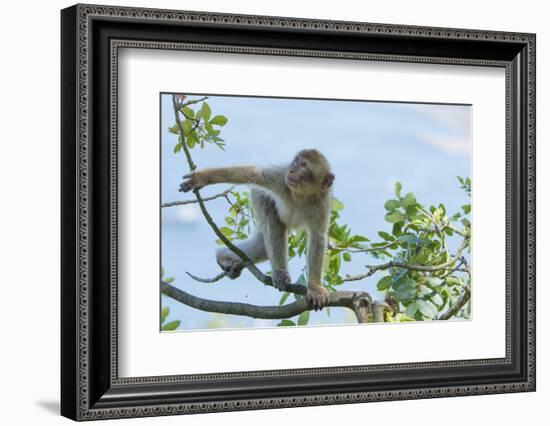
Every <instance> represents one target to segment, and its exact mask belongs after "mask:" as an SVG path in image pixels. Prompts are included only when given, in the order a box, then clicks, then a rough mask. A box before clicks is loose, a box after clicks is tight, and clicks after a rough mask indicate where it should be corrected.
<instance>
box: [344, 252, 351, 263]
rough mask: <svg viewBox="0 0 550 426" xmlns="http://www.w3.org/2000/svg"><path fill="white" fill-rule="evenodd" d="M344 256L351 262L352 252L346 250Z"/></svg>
mask: <svg viewBox="0 0 550 426" xmlns="http://www.w3.org/2000/svg"><path fill="white" fill-rule="evenodd" d="M342 257H343V258H344V260H345V261H346V262H351V254H349V253H348V252H345V253H344V254H343V255H342Z"/></svg>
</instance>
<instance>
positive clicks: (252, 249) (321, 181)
mask: <svg viewBox="0 0 550 426" xmlns="http://www.w3.org/2000/svg"><path fill="white" fill-rule="evenodd" d="M333 181H334V174H333V173H332V172H331V171H330V164H329V162H328V161H327V159H326V158H325V157H324V156H323V154H321V153H320V152H319V151H317V150H315V149H306V150H303V151H300V152H299V153H298V154H297V155H296V157H295V158H294V160H293V161H292V163H290V164H289V165H285V166H280V167H266V168H257V167H253V166H237V167H224V168H212V169H204V170H198V171H195V172H192V173H191V174H189V175H186V176H184V181H183V183H182V184H181V187H180V191H183V192H187V191H191V190H195V189H199V188H203V187H205V186H206V185H212V184H216V183H233V184H249V185H251V192H250V198H251V202H252V209H253V210H254V216H255V218H256V229H255V230H254V232H253V233H252V235H251V236H250V238H249V239H247V240H244V241H239V242H238V243H236V245H237V246H238V247H239V248H240V249H241V250H242V251H243V252H244V253H246V255H247V256H248V257H249V258H250V259H251V260H252V261H253V262H255V263H256V262H262V261H264V260H267V259H269V260H270V261H271V271H272V279H273V286H274V287H276V288H278V289H279V290H281V289H284V287H285V285H287V284H290V283H291V278H290V275H289V273H288V231H289V230H290V229H297V228H299V229H305V230H306V231H307V234H308V245H307V276H308V284H307V295H306V296H307V299H308V301H309V303H310V304H311V306H312V307H313V308H314V309H315V310H318V309H322V308H323V307H324V306H326V305H327V303H328V298H329V293H328V291H327V289H326V288H324V287H323V285H322V283H321V279H322V275H323V264H324V257H325V249H326V246H327V231H328V224H329V218H330V212H331V203H332V194H331V187H332V182H333ZM216 258H217V262H218V264H219V265H220V267H221V268H222V269H223V270H224V271H225V272H226V273H227V275H228V276H229V277H230V278H237V277H238V276H240V274H241V271H242V269H243V267H244V265H243V262H242V260H241V259H240V258H239V256H237V255H236V254H235V253H233V252H232V251H231V250H229V249H228V248H226V247H225V248H222V249H219V250H218V251H217V253H216Z"/></svg>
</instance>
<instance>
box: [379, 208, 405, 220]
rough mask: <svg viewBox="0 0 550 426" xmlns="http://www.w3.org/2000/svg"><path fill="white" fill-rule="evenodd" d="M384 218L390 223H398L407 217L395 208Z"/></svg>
mask: <svg viewBox="0 0 550 426" xmlns="http://www.w3.org/2000/svg"><path fill="white" fill-rule="evenodd" d="M384 219H385V220H386V222H389V223H397V222H402V221H403V219H405V216H403V213H401V212H399V211H397V210H395V211H393V212H391V213H388V214H386V216H384Z"/></svg>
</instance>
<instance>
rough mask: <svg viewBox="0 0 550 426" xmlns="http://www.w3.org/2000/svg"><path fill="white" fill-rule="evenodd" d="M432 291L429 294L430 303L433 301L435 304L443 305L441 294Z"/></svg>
mask: <svg viewBox="0 0 550 426" xmlns="http://www.w3.org/2000/svg"><path fill="white" fill-rule="evenodd" d="M433 293H434V294H432V295H430V300H431V301H432V303H434V304H435V305H437V306H441V305H443V299H442V298H441V296H440V295H439V294H437V293H436V292H435V291H434V292H433Z"/></svg>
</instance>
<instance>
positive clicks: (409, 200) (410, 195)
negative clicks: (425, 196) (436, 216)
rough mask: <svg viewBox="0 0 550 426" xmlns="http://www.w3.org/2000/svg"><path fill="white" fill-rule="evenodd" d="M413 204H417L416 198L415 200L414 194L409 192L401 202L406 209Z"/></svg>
mask: <svg viewBox="0 0 550 426" xmlns="http://www.w3.org/2000/svg"><path fill="white" fill-rule="evenodd" d="M413 204H416V198H414V194H413V193H412V192H409V193H408V194H407V195H405V196H404V197H403V199H402V200H401V205H402V206H403V207H404V208H407V207H408V206H412V205H413Z"/></svg>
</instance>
